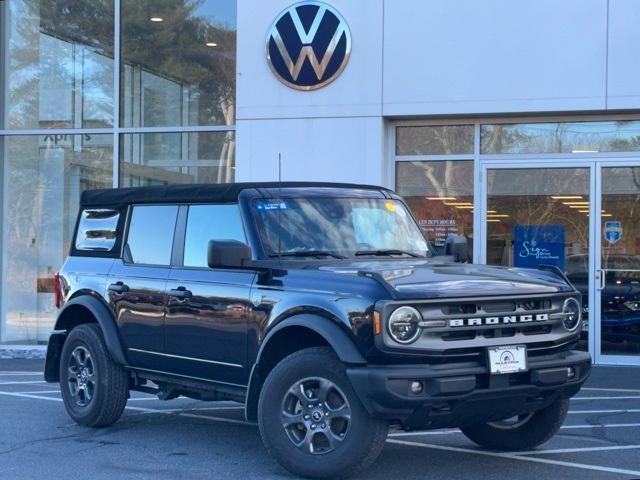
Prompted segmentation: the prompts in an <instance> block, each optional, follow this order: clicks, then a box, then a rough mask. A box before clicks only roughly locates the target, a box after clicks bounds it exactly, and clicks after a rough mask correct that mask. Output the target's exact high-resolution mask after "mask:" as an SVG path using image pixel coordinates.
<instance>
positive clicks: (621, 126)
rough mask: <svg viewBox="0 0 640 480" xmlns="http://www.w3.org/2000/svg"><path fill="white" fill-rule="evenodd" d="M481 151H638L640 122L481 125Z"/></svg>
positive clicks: (493, 152) (639, 145) (639, 148)
mask: <svg viewBox="0 0 640 480" xmlns="http://www.w3.org/2000/svg"><path fill="white" fill-rule="evenodd" d="M480 138H481V141H480V152H481V153H488V154H500V153H596V152H637V151H640V121H615V122H571V123H521V124H505V125H499V124H496V125H482V127H481V136H480Z"/></svg>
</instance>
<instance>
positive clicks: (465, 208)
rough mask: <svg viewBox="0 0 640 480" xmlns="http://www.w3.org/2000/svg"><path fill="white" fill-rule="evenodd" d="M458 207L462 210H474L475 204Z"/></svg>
mask: <svg viewBox="0 0 640 480" xmlns="http://www.w3.org/2000/svg"><path fill="white" fill-rule="evenodd" d="M456 208H459V209H461V210H473V205H459V206H456Z"/></svg>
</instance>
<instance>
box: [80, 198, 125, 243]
mask: <svg viewBox="0 0 640 480" xmlns="http://www.w3.org/2000/svg"><path fill="white" fill-rule="evenodd" d="M119 219H120V212H119V211H118V210H109V209H100V208H96V209H87V210H83V211H82V213H80V223H79V224H78V234H77V236H76V250H82V251H91V252H110V251H111V250H113V247H114V246H115V244H116V238H117V231H118V220H119Z"/></svg>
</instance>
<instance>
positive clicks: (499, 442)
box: [460, 399, 569, 451]
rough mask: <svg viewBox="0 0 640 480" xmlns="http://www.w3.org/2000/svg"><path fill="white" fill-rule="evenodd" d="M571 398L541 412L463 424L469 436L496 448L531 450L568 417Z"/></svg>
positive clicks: (484, 445) (482, 444)
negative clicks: (487, 421)
mask: <svg viewBox="0 0 640 480" xmlns="http://www.w3.org/2000/svg"><path fill="white" fill-rule="evenodd" d="M568 410H569V400H565V399H559V400H556V401H555V402H553V403H552V404H551V405H549V406H548V407H546V408H543V409H542V410H538V411H537V412H532V413H526V414H522V415H518V416H515V417H511V418H507V419H504V420H500V421H497V422H489V423H481V424H476V425H468V426H465V427H461V428H460V430H462V433H464V434H465V435H466V436H467V438H469V439H470V440H472V441H473V442H475V443H477V444H478V445H480V446H481V447H485V448H489V449H492V450H504V451H518V450H531V449H533V448H535V447H538V446H539V445H542V444H543V443H545V442H547V441H548V440H550V439H551V437H553V436H554V435H555V434H556V433H557V432H558V430H559V429H560V427H561V426H562V424H563V423H564V420H565V418H566V417H567V411H568Z"/></svg>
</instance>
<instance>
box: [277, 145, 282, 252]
mask: <svg viewBox="0 0 640 480" xmlns="http://www.w3.org/2000/svg"><path fill="white" fill-rule="evenodd" d="M281 253H282V153H281V152H278V262H279V263H282V256H281V255H280V254H281Z"/></svg>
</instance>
